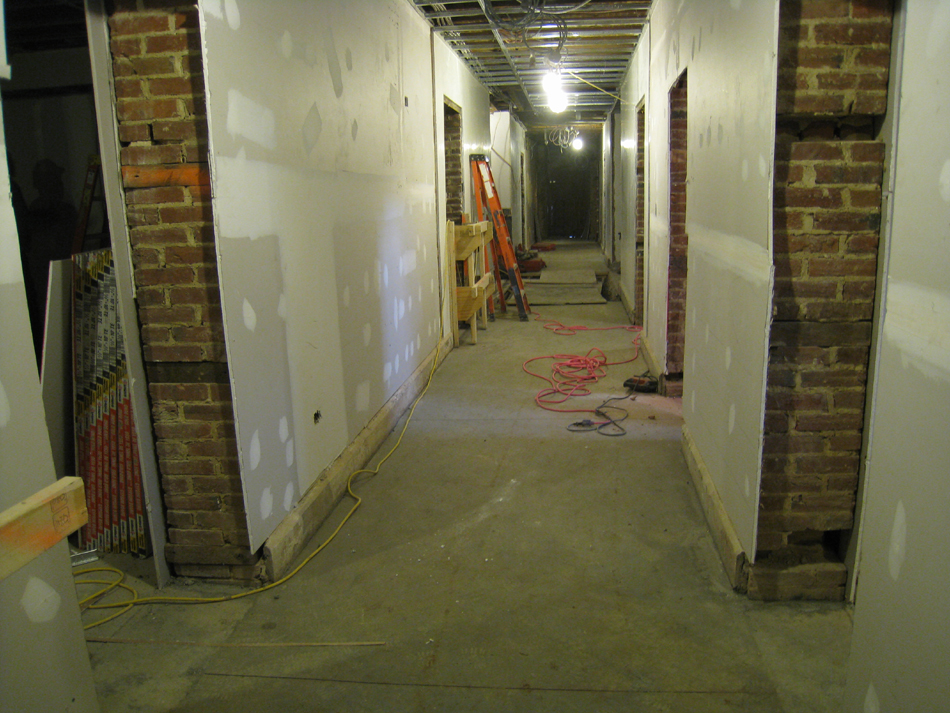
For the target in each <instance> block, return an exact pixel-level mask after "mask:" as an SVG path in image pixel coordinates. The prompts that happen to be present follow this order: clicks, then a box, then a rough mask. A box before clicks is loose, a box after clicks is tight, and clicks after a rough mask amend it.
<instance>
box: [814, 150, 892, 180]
mask: <svg viewBox="0 0 950 713" xmlns="http://www.w3.org/2000/svg"><path fill="white" fill-rule="evenodd" d="M852 154H853V151H852ZM883 175H884V169H883V168H882V167H881V166H880V165H865V164H861V165H857V166H855V165H850V166H836V165H830V166H829V165H818V166H815V183H817V184H826V183H831V184H835V183H837V184H844V183H850V184H868V185H873V186H880V185H881V180H882V178H883Z"/></svg>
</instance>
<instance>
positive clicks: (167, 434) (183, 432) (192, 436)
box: [155, 423, 217, 440]
mask: <svg viewBox="0 0 950 713" xmlns="http://www.w3.org/2000/svg"><path fill="white" fill-rule="evenodd" d="M216 432H217V429H216V427H215V426H214V425H212V424H210V423H161V424H156V425H155V437H156V438H160V439H161V438H177V439H182V440H198V439H202V438H212V437H213V436H214V435H215V434H216Z"/></svg>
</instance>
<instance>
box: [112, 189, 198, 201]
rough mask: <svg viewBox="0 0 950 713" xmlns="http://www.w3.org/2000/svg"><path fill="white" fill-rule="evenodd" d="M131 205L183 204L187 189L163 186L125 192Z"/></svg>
mask: <svg viewBox="0 0 950 713" xmlns="http://www.w3.org/2000/svg"><path fill="white" fill-rule="evenodd" d="M125 199H126V201H127V202H128V203H130V204H142V203H146V204H148V203H183V202H184V200H185V189H184V188H183V187H182V186H162V187H161V188H136V189H131V190H127V191H126V192H125Z"/></svg>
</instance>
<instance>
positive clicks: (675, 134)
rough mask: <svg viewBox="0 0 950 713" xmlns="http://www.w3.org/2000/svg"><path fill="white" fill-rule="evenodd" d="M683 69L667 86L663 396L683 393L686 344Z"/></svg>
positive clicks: (684, 110) (684, 74)
mask: <svg viewBox="0 0 950 713" xmlns="http://www.w3.org/2000/svg"><path fill="white" fill-rule="evenodd" d="M686 92H687V88H686V72H683V74H682V75H681V76H680V78H679V79H678V80H677V81H676V84H674V85H673V87H672V88H671V89H670V266H669V291H668V296H667V318H666V375H665V376H666V378H665V379H664V380H663V384H664V386H663V391H664V393H665V395H666V396H682V395H683V356H684V348H685V345H686V265H687V263H686V255H687V244H688V240H689V238H688V236H687V234H686V140H687V139H686V130H687V118H686Z"/></svg>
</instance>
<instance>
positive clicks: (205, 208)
mask: <svg viewBox="0 0 950 713" xmlns="http://www.w3.org/2000/svg"><path fill="white" fill-rule="evenodd" d="M159 216H160V217H161V221H162V222H163V223H199V222H203V221H206V220H207V221H210V220H211V219H212V217H213V214H212V212H211V205H210V204H207V205H197V206H168V207H163V208H160V209H159Z"/></svg>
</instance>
